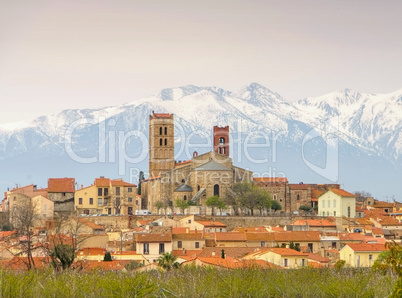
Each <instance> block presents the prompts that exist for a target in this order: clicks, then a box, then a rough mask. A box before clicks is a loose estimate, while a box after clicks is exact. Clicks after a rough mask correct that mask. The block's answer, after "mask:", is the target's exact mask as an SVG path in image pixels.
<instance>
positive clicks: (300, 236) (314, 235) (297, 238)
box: [274, 231, 321, 242]
mask: <svg viewBox="0 0 402 298" xmlns="http://www.w3.org/2000/svg"><path fill="white" fill-rule="evenodd" d="M274 234H275V240H276V241H278V242H290V241H293V242H307V241H320V240H321V239H320V234H319V232H318V231H286V232H276V233H274Z"/></svg>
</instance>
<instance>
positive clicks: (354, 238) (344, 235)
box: [338, 233, 364, 242]
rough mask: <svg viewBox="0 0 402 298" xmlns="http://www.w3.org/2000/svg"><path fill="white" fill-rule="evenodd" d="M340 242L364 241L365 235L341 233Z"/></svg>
mask: <svg viewBox="0 0 402 298" xmlns="http://www.w3.org/2000/svg"><path fill="white" fill-rule="evenodd" d="M338 236H339V240H341V241H362V242H363V239H364V235H363V234H360V233H340V234H339V235H338Z"/></svg>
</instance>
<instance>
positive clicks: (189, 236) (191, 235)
mask: <svg viewBox="0 0 402 298" xmlns="http://www.w3.org/2000/svg"><path fill="white" fill-rule="evenodd" d="M217 234H218V233H217ZM219 234H221V233H219ZM172 239H173V240H202V239H204V237H203V233H185V234H173V235H172Z"/></svg>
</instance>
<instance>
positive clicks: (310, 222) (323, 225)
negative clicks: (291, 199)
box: [293, 219, 336, 232]
mask: <svg viewBox="0 0 402 298" xmlns="http://www.w3.org/2000/svg"><path fill="white" fill-rule="evenodd" d="M298 226H306V227H307V231H320V232H325V231H336V223H335V222H332V221H329V220H326V219H318V220H316V219H299V220H295V221H294V222H293V227H298ZM296 230H302V229H296Z"/></svg>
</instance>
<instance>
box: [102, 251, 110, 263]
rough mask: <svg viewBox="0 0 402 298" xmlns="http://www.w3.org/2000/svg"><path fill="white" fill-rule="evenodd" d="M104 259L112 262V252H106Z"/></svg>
mask: <svg viewBox="0 0 402 298" xmlns="http://www.w3.org/2000/svg"><path fill="white" fill-rule="evenodd" d="M103 261H104V262H111V261H112V256H111V254H110V252H106V253H105V256H104V257H103Z"/></svg>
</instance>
